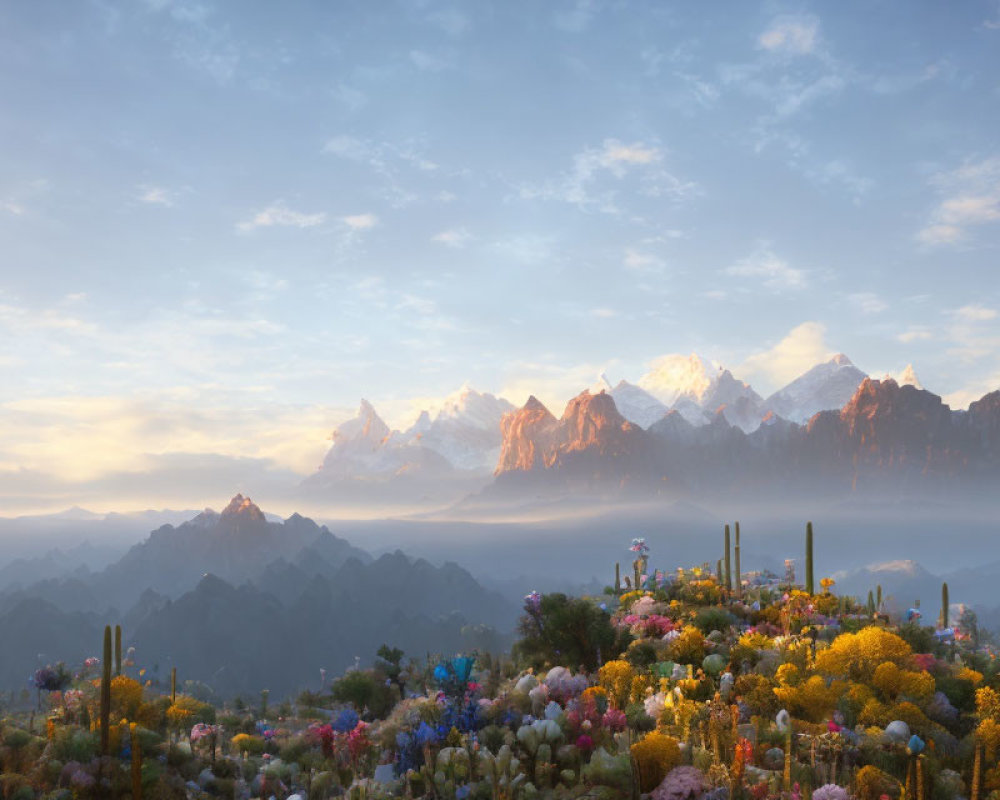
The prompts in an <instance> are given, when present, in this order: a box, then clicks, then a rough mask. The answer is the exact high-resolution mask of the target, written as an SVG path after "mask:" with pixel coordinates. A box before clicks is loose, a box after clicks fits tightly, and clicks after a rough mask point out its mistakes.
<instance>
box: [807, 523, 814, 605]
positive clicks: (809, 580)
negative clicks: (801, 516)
mask: <svg viewBox="0 0 1000 800" xmlns="http://www.w3.org/2000/svg"><path fill="white" fill-rule="evenodd" d="M815 588H816V585H815V583H814V582H813V524H812V523H811V522H807V523H806V594H809V595H811V594H813V592H814V590H815Z"/></svg>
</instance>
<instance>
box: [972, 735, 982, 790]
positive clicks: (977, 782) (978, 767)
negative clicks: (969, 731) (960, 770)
mask: <svg viewBox="0 0 1000 800" xmlns="http://www.w3.org/2000/svg"><path fill="white" fill-rule="evenodd" d="M975 746H976V751H975V752H976V755H975V757H974V758H973V760H972V787H971V789H970V790H969V800H979V789H980V787H981V786H982V783H983V779H982V775H983V743H982V742H980V741H979V740H978V739H976V740H975Z"/></svg>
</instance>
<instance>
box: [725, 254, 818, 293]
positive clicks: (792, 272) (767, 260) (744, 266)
mask: <svg viewBox="0 0 1000 800" xmlns="http://www.w3.org/2000/svg"><path fill="white" fill-rule="evenodd" d="M725 273H726V274H727V275H732V276H733V277H736V278H750V279H753V280H755V281H756V282H758V283H759V284H760V285H761V286H763V287H764V288H765V289H769V290H771V291H783V290H786V289H802V288H803V287H805V285H806V273H805V272H804V271H803V270H801V269H795V268H794V267H792V266H791V265H789V263H788V262H787V261H785V260H784V259H782V258H779V257H778V256H777V255H775V254H774V252H773V251H772V250H771V248H770V247H769V246H767V245H766V244H763V245H761V246H760V247H758V248H757V250H756V251H754V252H753V253H752V254H751V255H749V256H747V257H746V258H744V259H741V260H739V261H737V262H736V263H735V264H733V265H732V266H731V267H727V268H726V269H725Z"/></svg>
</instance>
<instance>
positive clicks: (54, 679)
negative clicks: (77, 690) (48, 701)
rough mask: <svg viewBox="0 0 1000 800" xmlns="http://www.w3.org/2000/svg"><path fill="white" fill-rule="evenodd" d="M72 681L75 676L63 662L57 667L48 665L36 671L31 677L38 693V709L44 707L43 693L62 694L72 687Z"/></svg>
mask: <svg viewBox="0 0 1000 800" xmlns="http://www.w3.org/2000/svg"><path fill="white" fill-rule="evenodd" d="M72 680H73V676H72V675H70V674H69V672H68V671H67V669H66V665H65V664H63V663H62V662H61V661H60V662H59V663H58V664H56V665H55V667H52V666H50V665H46V666H44V667H42V668H41V669H39V670H36V671H35V674H34V675H32V676H31V682H32V684H33V685H34V687H35V689H36V690H37V692H38V707H39V708H41V707H42V691H46V692H61V691H62V690H63V689H65V688H66V687H67V686H69V685H70V682H71V681H72Z"/></svg>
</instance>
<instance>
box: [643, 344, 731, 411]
mask: <svg viewBox="0 0 1000 800" xmlns="http://www.w3.org/2000/svg"><path fill="white" fill-rule="evenodd" d="M721 371H722V369H721V367H719V366H718V365H713V364H711V363H710V362H708V361H707V360H705V359H704V358H702V357H701V356H699V355H698V354H697V353H692V354H691V355H690V356H682V355H679V354H671V355H667V356H661V357H660V358H658V359H656V360H655V361H654V362H653V364H652V369H651V370H650V371H649V372H647V373H646V374H645V375H643V376H642V377H641V378H639V386H640V388H642V389H645V390H646V391H647V392H649V393H650V394H651V395H653V397H655V398H656V399H658V400H659V401H660V402H662V403H663V404H664V405H666V406H667V407H668V408H669V407H672V406H673V405H674V404H675V403H676V402H677V401H678V400H681V399H682V398H687V399H689V400H692V401H694V402H695V403H696V404H697V405H701V400H702V398H703V397H704V396H705V394H706V393H707V392H708V390H709V388H710V387H711V385H712V382H713V380H715V379H716V377H717V376H718V374H719V372H721Z"/></svg>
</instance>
